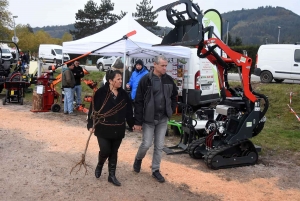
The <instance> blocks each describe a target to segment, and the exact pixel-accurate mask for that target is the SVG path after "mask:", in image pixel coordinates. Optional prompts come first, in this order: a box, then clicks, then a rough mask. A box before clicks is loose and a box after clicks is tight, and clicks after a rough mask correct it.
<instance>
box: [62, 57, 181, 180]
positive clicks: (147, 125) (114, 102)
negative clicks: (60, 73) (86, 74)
mask: <svg viewBox="0 0 300 201" xmlns="http://www.w3.org/2000/svg"><path fill="white" fill-rule="evenodd" d="M153 64H154V67H153V68H152V69H151V70H150V72H149V71H148V70H147V68H146V67H145V66H144V64H143V62H142V60H137V61H136V63H135V68H134V71H133V72H132V75H131V77H130V79H129V81H128V82H126V88H127V89H131V93H130V96H128V93H127V91H126V90H125V89H123V88H122V82H123V79H122V76H123V73H122V72H121V71H119V70H118V69H114V70H110V71H108V72H107V74H106V80H107V82H106V83H105V84H104V86H102V87H101V88H99V89H98V90H97V91H96V92H95V95H94V98H93V102H92V103H91V104H90V108H89V113H88V119H87V129H88V130H89V131H90V132H91V133H94V135H95V136H96V137H97V140H98V145H99V150H100V151H99V154H98V163H97V166H96V169H95V177H96V178H99V177H100V176H101V174H102V168H103V166H104V164H105V161H106V160H108V172H109V175H108V182H111V183H112V184H114V185H116V186H121V182H119V181H118V179H117V178H116V169H117V161H118V160H117V159H118V150H119V147H120V145H121V143H122V139H123V138H124V137H125V129H126V123H127V125H128V126H129V127H130V128H132V129H133V130H135V131H137V132H142V142H141V144H140V146H139V149H138V150H137V153H136V155H135V156H132V157H133V171H135V172H136V173H139V172H140V171H141V168H142V160H143V159H144V157H145V155H146V153H147V151H148V150H149V148H150V147H151V146H152V143H153V144H154V152H153V158H152V166H151V168H152V177H153V178H155V179H156V180H157V181H158V182H161V183H162V182H164V181H165V179H164V177H163V176H162V174H161V172H160V164H161V159H162V151H163V146H164V140H165V133H166V130H167V122H168V119H170V118H171V116H172V114H173V113H174V112H175V108H176V97H177V88H176V85H175V83H174V81H173V79H172V77H171V76H169V75H168V74H166V69H167V65H168V60H167V58H166V57H164V56H163V55H160V56H157V57H155V59H154V63H153ZM72 69H73V70H72ZM74 69H76V67H74V64H72V65H70V67H69V70H71V71H73V72H75V70H74ZM77 70H78V69H77ZM65 73H66V75H67V74H69V75H70V76H71V75H73V78H71V79H70V78H69V80H70V85H66V86H69V87H71V88H75V86H76V82H75V75H74V73H73V74H71V73H70V72H69V71H68V70H66V71H64V74H65ZM77 73H78V71H76V75H77ZM66 79H67V77H66ZM133 107H134V109H133ZM64 112H65V113H66V112H69V114H72V111H69V108H68V109H65V110H64Z"/></svg>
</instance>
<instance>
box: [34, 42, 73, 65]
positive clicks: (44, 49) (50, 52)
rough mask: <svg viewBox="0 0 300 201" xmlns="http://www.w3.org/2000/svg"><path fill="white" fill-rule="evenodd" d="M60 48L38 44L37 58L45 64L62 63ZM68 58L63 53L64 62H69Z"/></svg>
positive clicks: (58, 46)
mask: <svg viewBox="0 0 300 201" xmlns="http://www.w3.org/2000/svg"><path fill="white" fill-rule="evenodd" d="M62 49H63V48H62V46H60V45H53V44H40V47H39V58H43V60H44V61H45V62H53V63H62ZM69 60H70V56H69V55H68V54H66V53H64V62H65V61H69Z"/></svg>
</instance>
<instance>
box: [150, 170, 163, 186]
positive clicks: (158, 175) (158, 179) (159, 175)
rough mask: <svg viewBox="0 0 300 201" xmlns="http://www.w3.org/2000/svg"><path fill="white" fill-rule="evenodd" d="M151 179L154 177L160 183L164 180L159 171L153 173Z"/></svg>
mask: <svg viewBox="0 0 300 201" xmlns="http://www.w3.org/2000/svg"><path fill="white" fill-rule="evenodd" d="M152 177H154V178H155V179H156V180H157V181H158V182H160V183H163V182H165V178H164V177H163V176H162V175H161V174H160V172H159V170H156V171H155V172H153V173H152Z"/></svg>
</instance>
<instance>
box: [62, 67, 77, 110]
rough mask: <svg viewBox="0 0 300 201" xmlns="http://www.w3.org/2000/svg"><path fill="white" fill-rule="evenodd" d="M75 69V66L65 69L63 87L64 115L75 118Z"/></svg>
mask: <svg viewBox="0 0 300 201" xmlns="http://www.w3.org/2000/svg"><path fill="white" fill-rule="evenodd" d="M73 68H74V64H73V63H70V64H68V68H66V69H65V68H64V69H63V79H62V87H63V88H64V94H65V97H64V114H69V115H72V116H75V115H76V114H75V113H74V112H73V108H74V107H73V100H74V92H73V90H74V86H75V78H74V75H73V73H72V70H73Z"/></svg>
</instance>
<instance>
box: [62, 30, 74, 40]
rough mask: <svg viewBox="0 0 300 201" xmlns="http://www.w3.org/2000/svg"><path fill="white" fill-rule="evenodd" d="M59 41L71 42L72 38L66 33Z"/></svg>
mask: <svg viewBox="0 0 300 201" xmlns="http://www.w3.org/2000/svg"><path fill="white" fill-rule="evenodd" d="M61 39H62V42H66V41H72V40H73V37H72V35H71V34H70V33H68V32H66V33H64V35H63V37H62V38H61Z"/></svg>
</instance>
